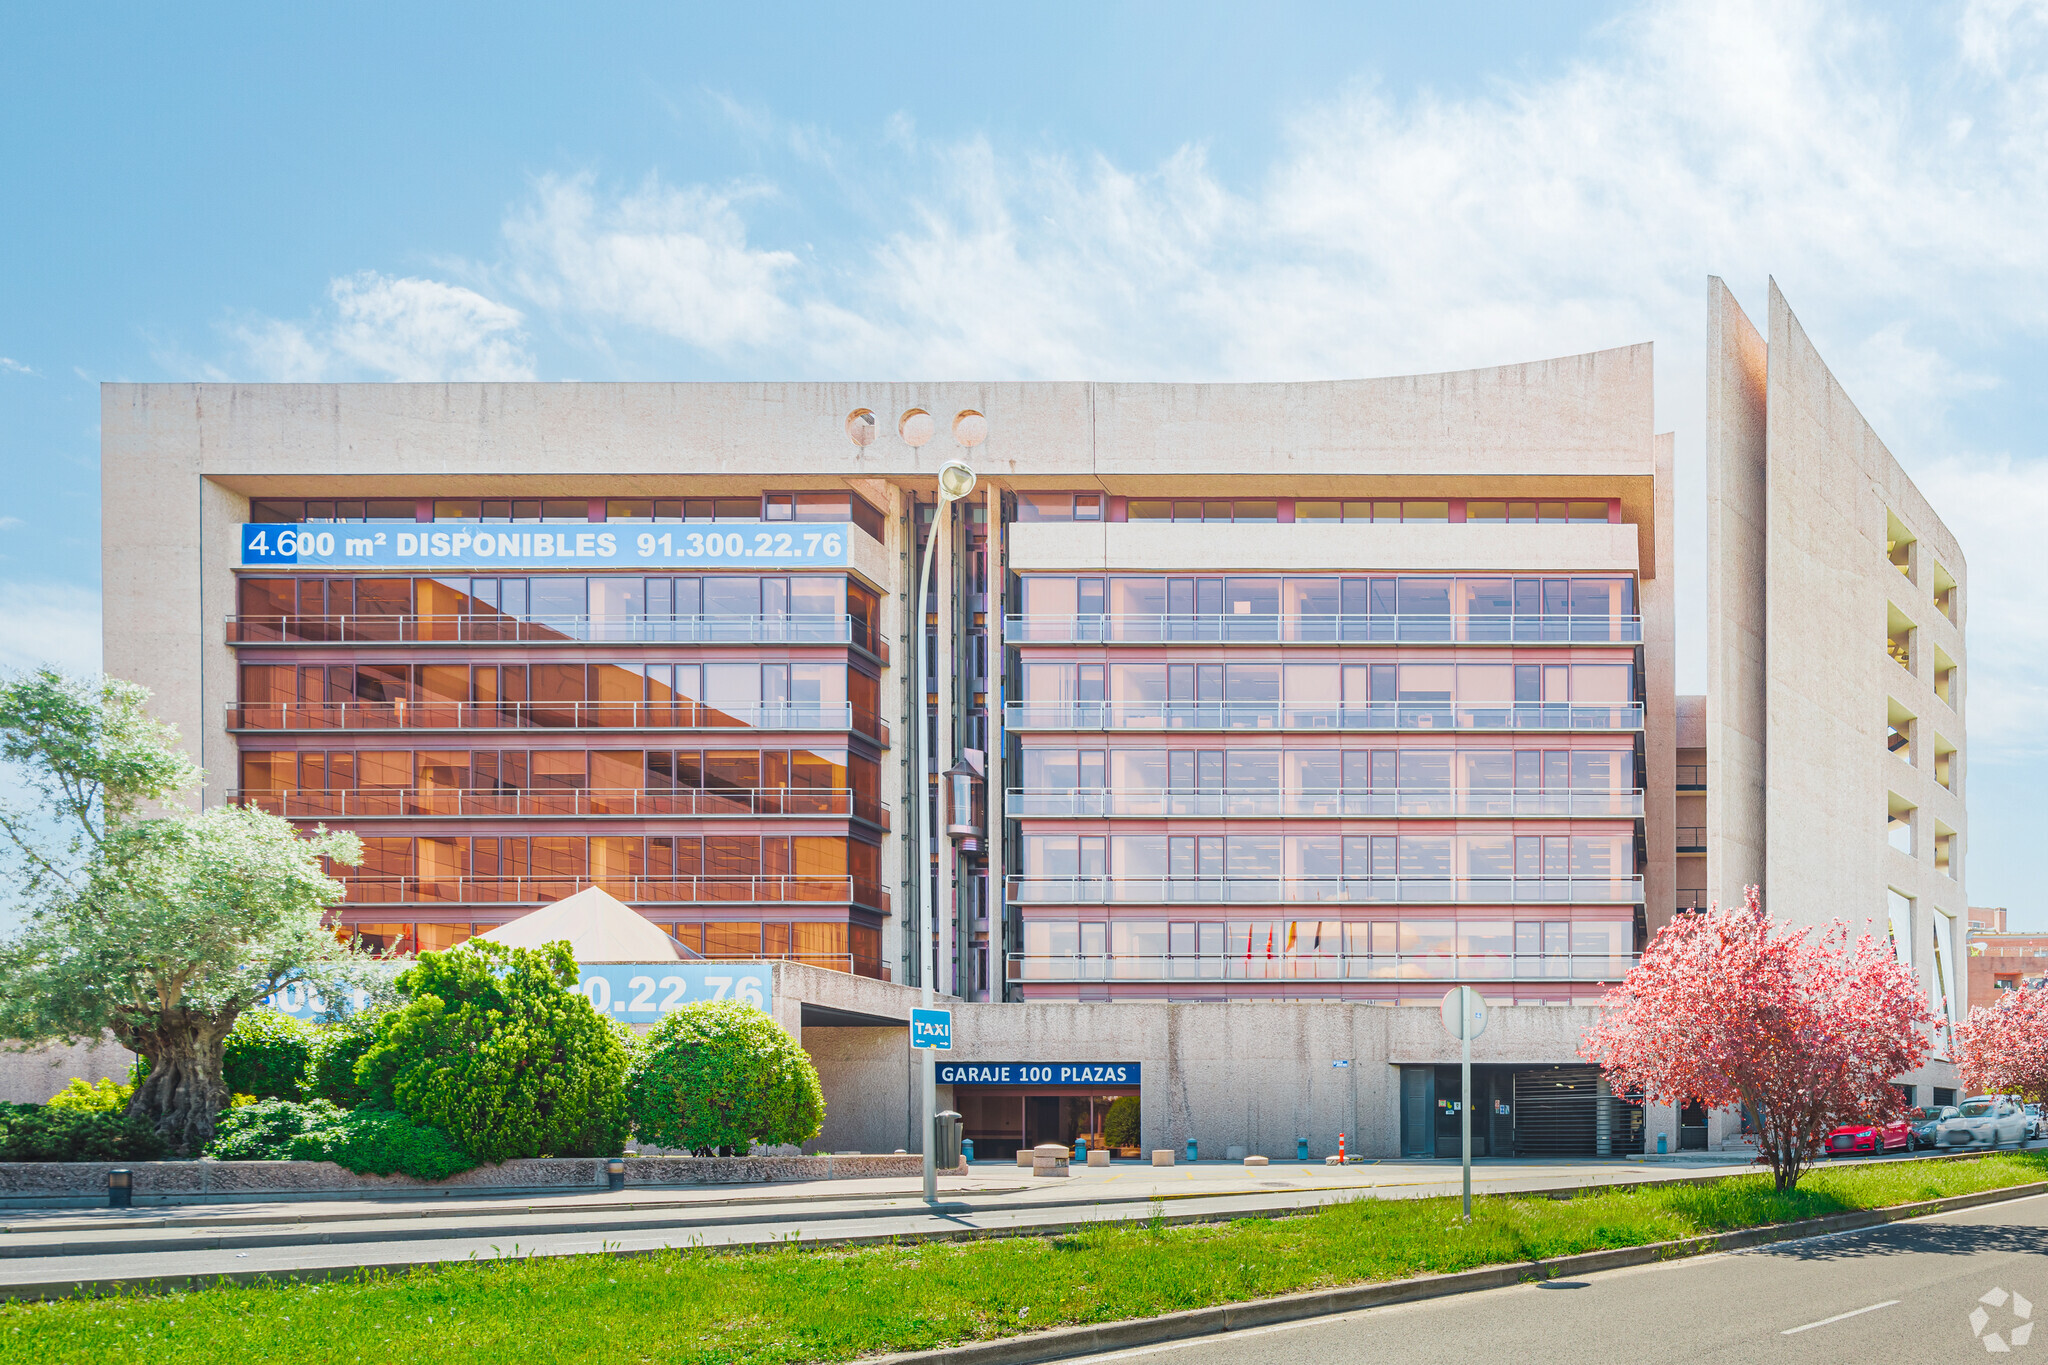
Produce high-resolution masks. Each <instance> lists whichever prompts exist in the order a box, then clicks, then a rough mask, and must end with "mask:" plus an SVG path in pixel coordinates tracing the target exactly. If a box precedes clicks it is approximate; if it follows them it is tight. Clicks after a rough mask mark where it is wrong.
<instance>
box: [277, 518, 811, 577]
mask: <svg viewBox="0 0 2048 1365" xmlns="http://www.w3.org/2000/svg"><path fill="white" fill-rule="evenodd" d="M237 531H238V533H239V535H240V541H239V544H240V546H241V560H240V563H241V567H243V568H245V569H257V568H265V569H268V568H278V569H287V568H300V569H416V568H462V569H604V568H620V569H730V568H755V567H759V568H843V567H844V566H845V565H846V564H847V563H848V559H847V549H848V545H849V544H850V541H851V536H850V533H851V531H852V527H851V526H849V525H847V524H844V523H840V522H800V523H794V524H792V523H787V522H783V523H777V524H774V525H769V524H767V523H760V522H747V523H737V524H730V525H727V524H721V525H717V526H693V525H656V524H648V523H636V522H604V523H598V524H596V525H595V526H593V527H592V529H589V530H583V529H579V528H576V527H574V526H571V525H559V526H553V527H546V528H537V527H532V526H503V527H500V526H484V525H472V524H464V525H461V526H435V525H433V524H431V523H421V522H412V521H362V522H324V523H312V524H306V525H292V524H286V523H263V522H245V523H243V524H241V525H240V526H239V527H238V528H237Z"/></svg>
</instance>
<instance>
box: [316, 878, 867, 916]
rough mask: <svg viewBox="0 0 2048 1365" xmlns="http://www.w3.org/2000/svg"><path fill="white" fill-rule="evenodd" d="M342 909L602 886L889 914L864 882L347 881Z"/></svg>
mask: <svg viewBox="0 0 2048 1365" xmlns="http://www.w3.org/2000/svg"><path fill="white" fill-rule="evenodd" d="M338 880H340V882H341V883H342V885H343V886H344V887H346V888H347V894H346V895H345V897H344V898H343V901H342V905H343V908H345V909H350V910H355V909H361V908H362V907H364V906H371V905H427V904H435V905H535V904H543V903H546V902H549V901H558V900H561V899H563V898H564V897H566V896H573V895H575V894H576V893H577V892H578V891H581V890H583V889H584V888H585V887H589V886H601V887H603V888H604V889H605V890H606V891H607V892H609V893H610V894H612V895H614V896H616V897H618V898H619V899H620V900H622V901H626V902H628V903H629V904H633V905H640V906H648V905H706V904H733V905H786V904H824V905H860V906H866V907H869V908H871V909H877V910H880V911H882V912H883V913H884V914H887V913H888V910H889V893H888V892H886V891H884V890H882V888H881V887H880V885H878V884H877V883H875V882H871V881H869V880H867V879H866V878H864V877H798V876H787V877H606V876H588V875H578V876H563V877H546V876H542V877H474V876H468V877H465V876H445V877H444V876H435V875H432V874H428V875H418V876H395V877H394V876H376V875H371V876H343V877H340V878H339V879H338Z"/></svg>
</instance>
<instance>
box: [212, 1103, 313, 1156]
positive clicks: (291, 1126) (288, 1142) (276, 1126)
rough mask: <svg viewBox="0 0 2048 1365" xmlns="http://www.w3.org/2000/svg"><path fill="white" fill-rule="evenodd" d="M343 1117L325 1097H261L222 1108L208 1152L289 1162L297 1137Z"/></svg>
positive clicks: (217, 1154)
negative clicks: (303, 1101) (298, 1101)
mask: <svg viewBox="0 0 2048 1365" xmlns="http://www.w3.org/2000/svg"><path fill="white" fill-rule="evenodd" d="M341 1116H342V1111H341V1110H340V1109H337V1108H336V1107H335V1106H333V1105H331V1104H329V1103H327V1102H326V1101H325V1100H314V1101H312V1102H311V1103H309V1104H296V1103H294V1102H293V1101H291V1100H259V1101H257V1102H256V1103H255V1104H245V1105H242V1106H241V1107H240V1108H237V1109H228V1110H224V1111H222V1113H221V1116H220V1118H219V1119H218V1120H217V1121H216V1123H215V1125H214V1133H213V1141H212V1142H210V1143H208V1144H207V1148H206V1154H207V1155H208V1156H210V1157H212V1158H213V1159H214V1160H216V1161H289V1160H291V1150H292V1140H293V1139H294V1138H297V1137H298V1136H299V1135H300V1134H302V1133H305V1132H307V1131H309V1130H311V1129H313V1128H317V1127H319V1126H321V1125H322V1124H327V1123H332V1122H333V1121H334V1120H336V1119H339V1118H340V1117H341Z"/></svg>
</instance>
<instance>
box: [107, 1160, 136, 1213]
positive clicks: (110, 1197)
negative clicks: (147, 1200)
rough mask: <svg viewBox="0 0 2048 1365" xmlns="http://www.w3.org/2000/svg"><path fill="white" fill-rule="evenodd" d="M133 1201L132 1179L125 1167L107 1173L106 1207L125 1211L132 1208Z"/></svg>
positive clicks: (118, 1167) (133, 1188)
mask: <svg viewBox="0 0 2048 1365" xmlns="http://www.w3.org/2000/svg"><path fill="white" fill-rule="evenodd" d="M134 1200H135V1184H134V1177H133V1176H132V1175H130V1174H129V1172H128V1168H127V1167H125V1166H116V1167H115V1168H114V1169H113V1170H111V1171H108V1172H107V1207H108V1208H110V1209H125V1208H130V1207H132V1206H133V1204H134Z"/></svg>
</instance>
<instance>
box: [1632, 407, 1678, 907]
mask: <svg viewBox="0 0 2048 1365" xmlns="http://www.w3.org/2000/svg"><path fill="white" fill-rule="evenodd" d="M1655 447H1656V460H1657V490H1656V494H1655V498H1656V507H1655V510H1654V515H1655V520H1656V526H1657V536H1656V555H1657V562H1656V565H1655V568H1656V576H1655V577H1654V578H1652V577H1650V575H1649V573H1648V572H1647V570H1648V569H1649V568H1650V567H1651V566H1648V565H1645V566H1644V568H1645V573H1644V581H1643V584H1642V588H1641V591H1642V597H1643V600H1642V602H1641V603H1639V604H1638V607H1639V610H1640V611H1641V612H1642V614H1643V690H1644V703H1645V705H1644V737H1643V738H1644V758H1645V766H1646V767H1647V769H1648V771H1647V772H1646V773H1645V778H1646V781H1645V784H1644V807H1643V815H1644V823H1643V836H1644V838H1645V839H1646V840H1647V841H1648V844H1649V849H1650V858H1649V866H1648V867H1647V868H1645V869H1644V877H1643V896H1644V900H1643V919H1644V927H1645V928H1646V929H1647V930H1648V931H1649V933H1650V934H1651V935H1652V936H1653V937H1654V936H1655V934H1656V933H1657V931H1658V930H1659V929H1661V928H1663V927H1664V926H1665V925H1666V924H1668V923H1669V922H1670V920H1671V916H1672V913H1673V909H1672V907H1674V906H1675V905H1677V904H1678V898H1677V890H1678V852H1677V850H1678V717H1677V709H1678V696H1677V692H1678V664H1677V620H1676V617H1677V609H1676V607H1675V605H1674V599H1675V597H1676V592H1677V584H1676V574H1675V573H1674V565H1675V563H1676V560H1677V555H1676V551H1675V549H1674V546H1673V540H1674V536H1673V534H1672V519H1673V516H1674V506H1675V499H1674V496H1673V478H1672V467H1673V461H1674V458H1675V457H1674V452H1673V436H1672V433H1670V432H1668V431H1667V432H1664V433H1662V434H1661V435H1659V436H1657V437H1656V438H1655Z"/></svg>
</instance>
